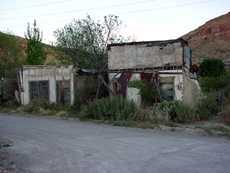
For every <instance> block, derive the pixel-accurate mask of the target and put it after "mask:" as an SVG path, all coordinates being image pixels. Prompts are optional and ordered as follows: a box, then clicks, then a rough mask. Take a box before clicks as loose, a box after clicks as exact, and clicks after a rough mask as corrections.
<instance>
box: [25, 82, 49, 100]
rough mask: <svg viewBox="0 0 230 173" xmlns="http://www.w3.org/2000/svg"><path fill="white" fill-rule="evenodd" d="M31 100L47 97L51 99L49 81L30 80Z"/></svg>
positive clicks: (46, 98)
mask: <svg viewBox="0 0 230 173" xmlns="http://www.w3.org/2000/svg"><path fill="white" fill-rule="evenodd" d="M29 89H30V100H34V99H45V100H49V81H32V82H29Z"/></svg>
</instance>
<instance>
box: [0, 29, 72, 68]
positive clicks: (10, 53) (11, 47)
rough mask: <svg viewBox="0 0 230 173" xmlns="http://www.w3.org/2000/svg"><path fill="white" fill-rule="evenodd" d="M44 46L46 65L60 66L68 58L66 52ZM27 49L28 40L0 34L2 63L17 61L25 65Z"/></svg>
mask: <svg viewBox="0 0 230 173" xmlns="http://www.w3.org/2000/svg"><path fill="white" fill-rule="evenodd" d="M43 46H44V52H45V55H46V60H45V64H60V63H61V62H62V59H63V57H66V56H67V55H66V54H65V53H64V51H62V50H60V49H58V48H56V47H53V46H50V45H46V44H43ZM26 49H27V41H26V39H24V38H22V37H18V36H14V35H11V34H6V33H3V32H0V61H7V62H9V63H14V62H15V61H17V63H19V64H25V61H26V56H27V55H26Z"/></svg>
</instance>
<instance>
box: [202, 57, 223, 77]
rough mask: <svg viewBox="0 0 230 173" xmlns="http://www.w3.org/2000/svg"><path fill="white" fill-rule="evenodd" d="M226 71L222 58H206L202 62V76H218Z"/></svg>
mask: <svg viewBox="0 0 230 173" xmlns="http://www.w3.org/2000/svg"><path fill="white" fill-rule="evenodd" d="M224 72H225V69H224V63H223V61H222V60H220V59H205V60H203V62H202V63H201V64H200V74H201V76H206V77H207V76H208V77H217V76H221V75H223V74H224Z"/></svg>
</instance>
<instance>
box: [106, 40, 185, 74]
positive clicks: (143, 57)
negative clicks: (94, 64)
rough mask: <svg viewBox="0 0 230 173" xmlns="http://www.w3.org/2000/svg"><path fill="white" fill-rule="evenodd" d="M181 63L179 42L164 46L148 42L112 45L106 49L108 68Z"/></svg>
mask: <svg viewBox="0 0 230 173" xmlns="http://www.w3.org/2000/svg"><path fill="white" fill-rule="evenodd" d="M167 64H171V65H175V66H179V65H183V46H182V45H181V43H180V42H175V43H171V44H167V45H166V46H159V45H158V46H149V45H148V44H140V45H139V44H136V45H123V46H112V47H111V48H110V50H109V51H108V67H109V69H110V70H114V69H115V70H118V69H131V68H147V67H149V68H152V67H162V66H164V65H167Z"/></svg>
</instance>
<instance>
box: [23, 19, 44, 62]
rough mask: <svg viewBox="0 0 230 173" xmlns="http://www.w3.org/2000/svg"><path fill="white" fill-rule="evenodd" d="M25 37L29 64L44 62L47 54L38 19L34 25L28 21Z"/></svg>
mask: <svg viewBox="0 0 230 173" xmlns="http://www.w3.org/2000/svg"><path fill="white" fill-rule="evenodd" d="M25 37H26V39H27V64H30V65H40V64H43V63H44V60H45V54H44V50H43V45H42V32H41V31H40V29H39V28H38V27H37V23H36V20H34V22H33V26H32V27H30V23H28V25H27V32H26V34H25Z"/></svg>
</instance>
